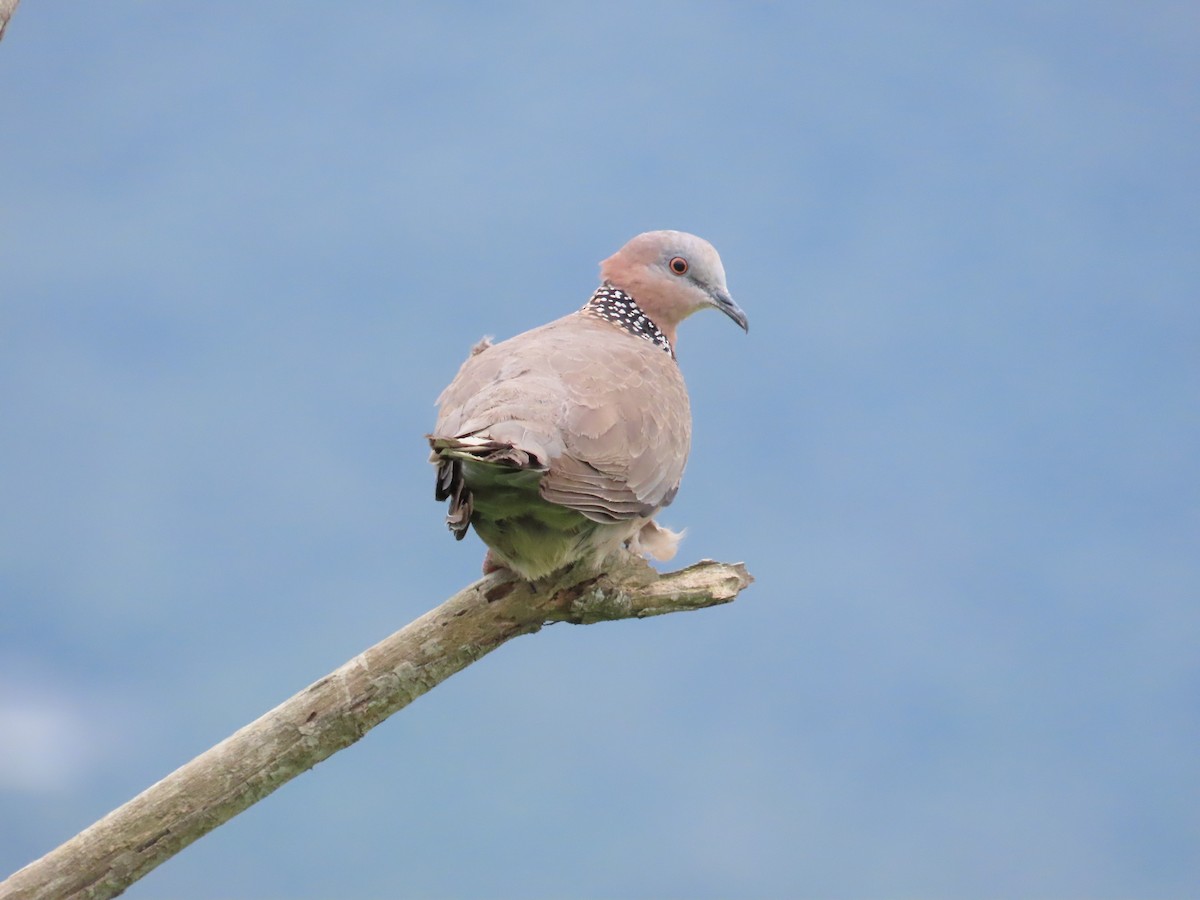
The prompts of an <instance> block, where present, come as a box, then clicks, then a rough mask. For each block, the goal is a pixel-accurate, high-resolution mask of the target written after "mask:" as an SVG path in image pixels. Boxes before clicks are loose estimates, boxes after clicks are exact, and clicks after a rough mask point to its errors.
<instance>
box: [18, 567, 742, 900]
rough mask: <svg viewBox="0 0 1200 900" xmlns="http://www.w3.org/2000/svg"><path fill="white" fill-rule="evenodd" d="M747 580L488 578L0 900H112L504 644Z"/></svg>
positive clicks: (725, 594) (35, 866)
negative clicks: (532, 581) (551, 627)
mask: <svg viewBox="0 0 1200 900" xmlns="http://www.w3.org/2000/svg"><path fill="white" fill-rule="evenodd" d="M752 580H753V579H752V578H751V577H750V575H749V574H748V573H747V572H746V569H745V567H744V566H743V565H741V564H740V563H739V564H736V565H729V564H725V563H717V562H712V561H711V560H704V561H703V562H700V563H697V564H696V565H694V566H689V567H688V568H686V569H681V570H680V571H678V572H672V573H669V574H666V575H661V576H660V575H658V574H657V573H655V572H654V570H653V569H651V568H650V567H649V566H648V565H646V564H645V563H644V562H643V561H642V560H640V559H635V558H633V557H629V558H627V559H623V560H620V561H619V562H618V563H617V564H616V565H615V566H614V567H613V568H612V569H610V570H609V571H608V572H606V573H605V574H604V575H601V576H599V577H588V578H586V579H584V580H581V576H580V575H578V574H573V573H568V574H566V575H564V576H561V577H559V578H557V579H555V580H553V581H551V582H540V583H538V584H537V585H536V586H533V585H529V584H526V583H524V582H520V581H513V580H512V577H511V575H509V574H508V573H494V574H492V575H488V576H487V577H485V578H483V579H481V580H479V581H477V582H475V583H474V584H472V585H471V586H470V587H467V588H465V589H463V590H462V591H459V592H458V593H457V594H455V595H454V596H453V597H451V598H450V599H449V600H447V601H446V602H445V603H443V604H442V605H441V606H439V607H437V608H436V609H434V610H431V611H430V612H428V613H426V614H425V615H423V616H421V617H420V618H419V619H417V620H415V621H414V622H411V623H410V624H409V625H407V626H405V627H404V628H402V629H401V630H400V631H398V632H396V633H395V634H393V635H392V636H391V637H389V638H387V639H385V640H383V641H381V642H380V643H378V644H376V645H375V646H374V647H371V648H370V649H368V650H366V651H365V652H363V653H361V654H360V655H358V656H356V657H355V658H354V659H352V660H350V661H349V662H348V663H346V664H345V665H343V666H342V667H341V668H339V669H337V670H336V671H334V672H332V673H331V674H329V675H326V676H325V677H324V678H322V679H321V680H320V681H318V682H316V683H315V684H312V685H309V687H307V688H305V689H304V690H303V691H301V692H300V693H299V694H296V695H295V696H294V697H292V698H291V699H290V700H287V701H285V702H284V703H282V704H280V705H279V706H277V707H275V709H273V710H271V711H270V712H268V713H267V714H266V715H264V716H262V717H261V718H259V719H258V720H257V721H255V722H252V723H250V724H249V725H247V726H246V727H244V728H242V729H241V730H240V731H237V732H236V733H234V734H233V735H232V736H230V737H228V738H226V739H225V740H224V741H222V742H221V743H219V744H217V745H216V746H215V747H213V748H212V749H210V750H208V751H206V752H204V753H202V754H200V755H199V756H197V757H196V758H195V759H193V760H192V761H191V762H189V763H187V764H186V765H184V766H182V767H181V768H179V769H177V770H175V771H174V772H172V773H171V774H170V775H168V776H167V777H166V778H164V779H163V780H162V781H160V782H158V783H157V784H155V785H152V786H151V787H149V788H147V789H146V790H145V791H143V792H142V793H141V794H139V795H138V796H137V797H134V798H133V799H132V800H130V801H129V802H128V803H126V804H125V805H124V806H121V807H119V808H118V809H116V810H114V811H113V812H111V813H109V814H108V815H107V816H105V817H104V818H103V819H101V820H100V821H99V822H96V823H95V824H94V825H92V826H90V827H89V828H87V829H86V830H84V831H82V832H80V833H79V834H77V835H76V836H75V837H73V838H71V839H70V840H69V841H67V842H66V843H65V844H63V845H62V846H60V847H58V848H57V849H56V850H53V851H51V852H50V853H48V854H46V855H45V856H43V857H42V858H41V859H39V860H36V861H34V862H32V863H30V864H29V865H28V866H26V867H25V868H23V869H21V870H20V871H18V872H16V873H15V874H13V875H12V876H10V877H9V878H8V879H7V880H6V881H4V882H0V900H18V898H19V900H35V898H36V900H65V898H89V900H95V898H106V897H114V896H116V895H117V894H120V893H121V892H122V891H124V890H125V888H127V887H128V886H129V885H131V884H132V883H133V882H135V881H137V880H138V879H139V878H141V877H142V876H143V875H145V874H146V873H147V872H149V871H150V870H151V869H153V868H154V867H155V866H157V865H159V864H160V863H162V862H164V861H166V860H167V859H170V858H171V857H172V856H174V855H175V854H176V853H178V852H179V851H180V850H182V849H183V848H184V847H186V846H187V845H188V844H190V843H192V841H194V840H196V839H197V838H199V837H202V836H203V835H205V834H207V833H208V832H209V831H211V830H212V829H214V828H216V827H217V826H218V825H221V824H222V823H224V822H227V821H228V820H229V819H231V818H233V817H234V816H235V815H237V814H238V813H239V812H241V811H242V810H244V809H246V808H247V807H249V806H251V805H252V804H254V803H256V802H257V801H259V800H261V799H262V798H263V797H265V796H266V795H267V794H269V793H271V792H272V791H273V790H275V789H276V788H277V787H279V786H280V785H281V784H283V783H284V782H286V781H289V780H290V779H292V778H295V777H296V776H297V775H299V774H300V773H301V772H304V771H307V770H308V769H311V768H312V767H313V766H315V765H316V764H317V763H319V762H320V761H321V760H323V759H326V758H327V757H329V756H331V755H332V754H334V753H336V752H337V751H338V750H341V749H343V748H344V747H348V746H349V745H350V744H353V743H354V742H355V741H357V740H358V739H359V738H361V737H362V736H363V735H364V734H366V733H367V732H368V731H370V730H371V729H372V728H374V727H375V726H376V725H378V724H379V723H380V722H382V721H383V720H384V719H386V718H387V717H388V716H390V715H391V714H392V713H394V712H396V711H397V710H400V709H403V708H404V707H405V706H407V705H408V704H409V703H411V702H412V701H413V700H414V699H416V698H417V697H419V696H420V695H421V694H423V693H425V692H426V691H428V690H429V689H430V688H432V687H434V686H435V685H437V684H439V683H440V682H442V681H444V680H445V679H446V678H449V677H450V676H451V675H453V674H454V673H455V672H458V671H459V670H461V669H463V668H465V667H466V666H468V665H470V664H471V663H473V662H474V661H475V660H477V659H479V658H480V657H481V656H484V655H485V654H486V653H488V652H489V651H491V650H493V649H495V648H496V647H499V646H500V645H501V644H503V643H504V642H505V641H508V640H510V639H512V638H514V637H517V636H518V635H522V634H531V633H533V632H535V631H538V630H539V629H541V627H542V626H543V625H544V624H547V623H550V622H573V623H576V624H588V623H592V622H601V621H606V620H613V619H628V618H642V617H645V616H653V615H659V614H662V613H669V612H680V611H684V610H691V609H700V608H703V607H706V606H715V605H717V604H720V603H728V602H729V601H730V600H732V599H733V598H734V597H736V596H737V595H738V592H739V591H741V590H742V589H743V588H745V587H747V586H748V585H749V584H750V583H751V581H752Z"/></svg>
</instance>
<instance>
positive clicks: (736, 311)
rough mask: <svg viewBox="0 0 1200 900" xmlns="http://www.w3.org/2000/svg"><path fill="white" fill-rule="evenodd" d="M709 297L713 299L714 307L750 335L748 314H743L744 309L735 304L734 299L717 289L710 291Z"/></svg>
mask: <svg viewBox="0 0 1200 900" xmlns="http://www.w3.org/2000/svg"><path fill="white" fill-rule="evenodd" d="M708 295H709V296H710V297H712V302H713V306H714V307H716V308H717V309H719V310H720V311H721V312H723V313H725V315H727V316H729V318H731V319H733V321H735V322H737V323H738V325H740V326H742V331H745V332H747V333H749V331H750V320H749V319H747V318H746V314H745V313H744V312H742V308H741V307H740V306H738V305H737V304H736V303H734V302H733V298H732V297H730V296H729V294H727V293H725V291H723V290H721V289H720V288H715V289H713V290H711V291H709V293H708Z"/></svg>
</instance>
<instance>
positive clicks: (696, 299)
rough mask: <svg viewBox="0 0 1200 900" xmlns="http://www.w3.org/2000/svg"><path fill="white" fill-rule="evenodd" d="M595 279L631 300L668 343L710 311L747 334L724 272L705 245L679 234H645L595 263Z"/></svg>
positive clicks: (716, 258) (707, 245)
mask: <svg viewBox="0 0 1200 900" xmlns="http://www.w3.org/2000/svg"><path fill="white" fill-rule="evenodd" d="M600 278H601V280H603V281H605V282H608V283H609V284H611V285H613V286H614V287H619V288H621V290H623V291H625V293H627V294H629V295H631V296H632V297H633V298H634V300H636V301H637V303H638V306H640V307H641V308H642V309H643V310H644V311H645V313H646V315H648V316H649V317H650V318H651V319H653V320H654V324H656V325H657V326H658V327H659V328H660V329H662V331H663V333H664V334H666V336H667V338H668V339H669V340H670V341H671V343H672V344H674V343H675V327H676V326H677V325H678V324H679V323H680V322H682V321H683V320H684V319H686V318H687V317H688V316H690V315H691V314H692V313H694V312H696V311H698V310H701V309H705V308H707V307H712V308H713V309H719V310H720V311H721V312H723V313H725V315H727V316H729V318H731V319H733V321H735V322H737V323H738V324H739V325H740V326H742V329H743V330H749V327H748V322H747V320H746V314H745V313H744V312H742V310H741V307H739V306H738V305H737V304H736V303H734V302H733V298H732V297H730V296H729V289H728V288H727V287H726V286H725V267H724V266H722V265H721V257H720V256H718V255H717V251H716V249H715V248H714V247H713V245H712V244H710V243H709V242H708V241H706V240H704V239H703V238H698V237H696V236H695V235H694V234H688V233H687V232H684V231H647V232H646V233H645V234H639V235H638V236H637V237H635V238H634V239H633V240H631V241H630V242H629V243H628V244H626V245H625V246H624V247H622V248H621V249H620V250H618V251H617V252H616V253H614V254H613V255H612V256H610V257H609V258H608V259H606V260H604V262H602V263H601V264H600Z"/></svg>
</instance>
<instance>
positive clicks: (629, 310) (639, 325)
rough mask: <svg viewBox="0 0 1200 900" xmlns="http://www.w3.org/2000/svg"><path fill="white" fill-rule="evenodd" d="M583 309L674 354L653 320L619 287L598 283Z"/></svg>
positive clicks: (665, 337)
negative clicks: (598, 285)
mask: <svg viewBox="0 0 1200 900" xmlns="http://www.w3.org/2000/svg"><path fill="white" fill-rule="evenodd" d="M584 309H585V310H587V311H588V312H590V313H592V314H593V315H595V316H598V317H599V318H601V319H606V320H607V321H609V322H615V323H616V324H618V325H620V326H621V327H622V328H624V329H625V330H626V331H628V332H629V333H630V334H636V335H637V336H638V337H641V338H645V339H646V340H648V341H649V342H650V343H652V344H653V345H654V346H655V347H659V348H660V349H662V350H665V351H666V352H667V353H669V354H671V356H674V355H675V351H674V350H672V349H671V342H670V341H668V340H667V336H666V335H665V334H663V333H662V330H661V329H660V328H659V327H658V326H657V325H656V324H654V320H653V319H651V318H650V317H649V316H648V315H646V313H645V312H644V311H643V310H642V308H641V307H640V306H638V305H637V301H636V300H634V299H633V297H631V296H630V295H629V294H627V293H625V292H624V291H623V290H621V289H620V288H619V287H613V286H612V285H611V284H608V283H607V282H606V283H604V284H602V285H600V287H598V288H596V293H594V294H592V298H591V299H590V300H588V302H587V305H586V306H584Z"/></svg>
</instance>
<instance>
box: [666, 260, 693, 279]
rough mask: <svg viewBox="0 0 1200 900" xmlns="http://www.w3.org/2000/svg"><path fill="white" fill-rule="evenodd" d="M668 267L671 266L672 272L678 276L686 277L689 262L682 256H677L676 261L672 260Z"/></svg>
mask: <svg viewBox="0 0 1200 900" xmlns="http://www.w3.org/2000/svg"><path fill="white" fill-rule="evenodd" d="M668 265H670V267H671V271H672V272H674V273H675V274H676V275H684V274H686V273H687V270H688V261H687V260H686V259H684V258H683V257H682V256H676V257H675V258H674V259H672V260H671V262H670V263H668Z"/></svg>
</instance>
